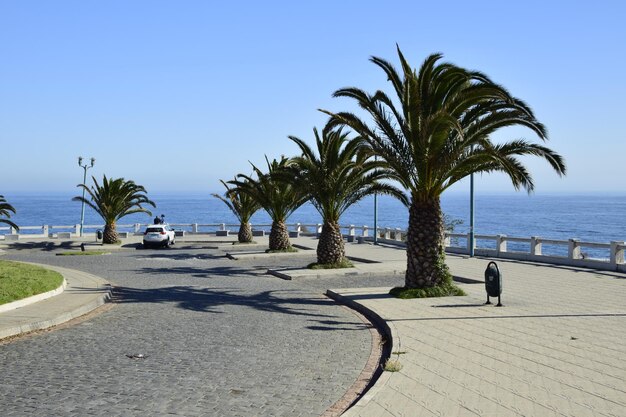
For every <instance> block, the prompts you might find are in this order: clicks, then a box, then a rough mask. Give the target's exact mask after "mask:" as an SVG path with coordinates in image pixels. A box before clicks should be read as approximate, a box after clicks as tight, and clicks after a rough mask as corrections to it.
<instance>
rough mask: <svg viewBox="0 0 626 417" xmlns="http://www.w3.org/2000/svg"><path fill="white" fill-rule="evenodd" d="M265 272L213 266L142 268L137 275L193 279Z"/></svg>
mask: <svg viewBox="0 0 626 417" xmlns="http://www.w3.org/2000/svg"><path fill="white" fill-rule="evenodd" d="M266 272H267V270H265V269H263V270H261V271H256V270H254V269H250V268H238V267H232V266H214V267H210V268H196V267H189V266H175V267H170V268H142V269H141V270H140V271H138V273H140V274H148V275H172V274H174V275H188V276H191V277H194V278H217V277H224V276H230V275H238V276H241V275H249V276H257V275H265V274H266Z"/></svg>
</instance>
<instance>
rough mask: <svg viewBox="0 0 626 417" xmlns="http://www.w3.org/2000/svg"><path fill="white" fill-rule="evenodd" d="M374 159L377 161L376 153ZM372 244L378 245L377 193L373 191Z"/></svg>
mask: <svg viewBox="0 0 626 417" xmlns="http://www.w3.org/2000/svg"><path fill="white" fill-rule="evenodd" d="M374 161H378V156H377V155H374ZM374 245H378V193H374Z"/></svg>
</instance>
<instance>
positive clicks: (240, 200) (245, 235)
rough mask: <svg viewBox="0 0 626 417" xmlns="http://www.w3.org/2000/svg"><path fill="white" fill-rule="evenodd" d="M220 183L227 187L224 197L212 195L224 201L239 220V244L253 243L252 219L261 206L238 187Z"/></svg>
mask: <svg viewBox="0 0 626 417" xmlns="http://www.w3.org/2000/svg"><path fill="white" fill-rule="evenodd" d="M235 179H236V178H235ZM220 182H221V183H222V184H223V185H224V187H226V192H225V193H224V196H223V197H222V196H221V195H219V194H212V195H213V197H215V198H218V199H220V200H221V201H223V202H224V204H226V206H227V207H228V208H229V209H230V211H232V212H233V214H234V215H235V217H237V219H238V220H239V223H240V225H239V233H238V235H237V239H238V241H239V243H250V242H252V228H251V227H250V218H251V217H252V215H253V214H254V213H256V212H257V210H259V209H260V208H261V206H260V205H259V203H257V202H256V200H254V199H253V198H252V197H251V196H250V195H248V194H246V193H242V192H240V191H239V190H238V189H237V188H236V187H229V186H228V184H226V183H225V182H224V181H222V180H220Z"/></svg>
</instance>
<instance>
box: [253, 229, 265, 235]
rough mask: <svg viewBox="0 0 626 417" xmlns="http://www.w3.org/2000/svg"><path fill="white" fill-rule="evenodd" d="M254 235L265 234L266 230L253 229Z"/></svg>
mask: <svg viewBox="0 0 626 417" xmlns="http://www.w3.org/2000/svg"><path fill="white" fill-rule="evenodd" d="M252 236H265V230H253V231H252Z"/></svg>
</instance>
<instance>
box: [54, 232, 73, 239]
mask: <svg viewBox="0 0 626 417" xmlns="http://www.w3.org/2000/svg"><path fill="white" fill-rule="evenodd" d="M57 238H59V239H71V238H72V233H71V232H59V233H57Z"/></svg>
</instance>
